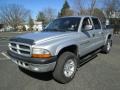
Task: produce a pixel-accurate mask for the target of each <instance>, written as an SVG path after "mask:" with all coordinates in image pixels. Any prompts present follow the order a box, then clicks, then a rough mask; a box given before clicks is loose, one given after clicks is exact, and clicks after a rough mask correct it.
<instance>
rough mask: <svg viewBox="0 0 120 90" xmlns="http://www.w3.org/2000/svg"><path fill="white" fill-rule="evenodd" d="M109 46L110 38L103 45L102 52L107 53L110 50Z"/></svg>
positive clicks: (110, 43) (110, 45) (110, 44)
mask: <svg viewBox="0 0 120 90" xmlns="http://www.w3.org/2000/svg"><path fill="white" fill-rule="evenodd" d="M111 47H112V40H111V39H108V40H107V42H106V44H105V45H104V46H103V48H102V50H101V51H102V53H105V54H108V53H109V52H110V50H111Z"/></svg>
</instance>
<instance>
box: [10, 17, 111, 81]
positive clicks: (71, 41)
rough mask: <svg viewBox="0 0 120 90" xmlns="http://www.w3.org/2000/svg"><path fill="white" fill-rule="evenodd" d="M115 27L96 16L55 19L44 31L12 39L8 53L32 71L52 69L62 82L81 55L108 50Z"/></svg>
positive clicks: (72, 74) (19, 63)
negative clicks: (103, 25)
mask: <svg viewBox="0 0 120 90" xmlns="http://www.w3.org/2000/svg"><path fill="white" fill-rule="evenodd" d="M112 35H113V31H112V29H105V28H103V27H102V24H101V22H100V20H99V19H98V18H97V17H94V16H69V17H62V18H58V19H55V20H54V21H52V22H51V23H49V24H48V25H47V26H46V27H45V28H44V30H43V31H42V32H30V33H27V34H23V35H19V36H16V37H13V38H11V39H10V40H9V44H8V47H9V50H8V55H9V57H10V58H11V60H12V61H13V62H14V63H16V64H17V65H18V66H20V67H22V68H24V69H27V70H30V71H33V72H40V73H43V72H49V71H51V72H52V74H53V77H54V79H55V80H57V81H58V82H60V83H68V82H70V81H71V80H72V79H73V78H74V76H75V73H76V71H77V68H78V67H79V65H80V63H82V62H84V61H85V59H81V57H84V56H86V55H88V54H90V53H92V52H94V51H96V50H98V49H99V50H101V52H104V53H106V54H107V53H109V51H110V50H111V46H112Z"/></svg>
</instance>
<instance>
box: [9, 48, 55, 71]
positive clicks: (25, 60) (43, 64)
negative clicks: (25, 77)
mask: <svg viewBox="0 0 120 90" xmlns="http://www.w3.org/2000/svg"><path fill="white" fill-rule="evenodd" d="M7 53H8V55H9V57H10V58H11V60H12V61H13V62H14V63H16V64H17V65H19V66H20V67H23V68H25V69H27V70H30V71H34V72H49V71H53V70H54V68H55V65H56V59H57V57H52V58H50V59H39V58H31V57H25V56H21V55H19V54H16V53H13V52H11V51H10V50H8V51H7Z"/></svg>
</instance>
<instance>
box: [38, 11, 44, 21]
mask: <svg viewBox="0 0 120 90" xmlns="http://www.w3.org/2000/svg"><path fill="white" fill-rule="evenodd" d="M37 21H42V22H44V21H45V15H44V13H43V12H42V11H41V12H39V13H38V16H37Z"/></svg>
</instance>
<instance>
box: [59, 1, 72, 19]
mask: <svg viewBox="0 0 120 90" xmlns="http://www.w3.org/2000/svg"><path fill="white" fill-rule="evenodd" d="M71 15H73V12H72V10H71V9H70V6H69V4H68V2H67V0H65V2H64V4H63V7H62V9H61V12H60V13H59V16H60V17H63V16H71Z"/></svg>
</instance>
